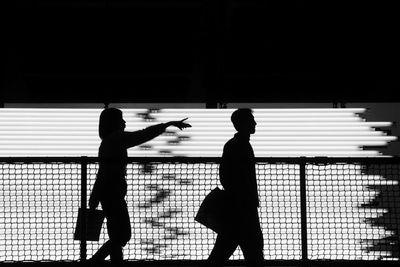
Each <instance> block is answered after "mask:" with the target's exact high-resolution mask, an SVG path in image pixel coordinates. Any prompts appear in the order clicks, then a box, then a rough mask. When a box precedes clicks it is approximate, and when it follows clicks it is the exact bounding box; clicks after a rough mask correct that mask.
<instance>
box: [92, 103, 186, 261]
mask: <svg viewBox="0 0 400 267" xmlns="http://www.w3.org/2000/svg"><path fill="white" fill-rule="evenodd" d="M185 120H186V119H185ZM185 120H181V121H170V122H167V123H160V124H157V125H153V126H150V127H147V128H146V129H143V130H140V131H135V132H126V131H124V130H125V121H124V120H123V118H122V111H121V110H119V109H116V108H107V109H105V110H103V111H102V113H101V114H100V122H99V136H100V138H101V140H102V141H101V144H100V147H99V171H98V173H97V178H96V182H95V184H94V186H93V190H92V194H91V196H90V199H89V207H90V208H91V209H96V207H97V206H98V204H99V202H100V203H101V206H102V208H103V210H104V214H105V217H106V219H107V231H108V236H109V238H110V240H109V241H107V242H106V243H105V244H104V245H103V246H102V247H101V248H100V249H99V250H98V251H97V252H96V254H95V255H94V256H93V257H92V259H91V261H92V262H97V261H101V260H104V259H105V258H106V257H107V256H108V255H110V257H111V261H112V262H115V263H117V264H119V263H121V262H122V260H123V255H122V247H124V246H125V245H126V243H127V242H128V241H129V240H130V238H131V225H130V219H129V214H128V209H127V205H126V202H125V195H126V192H127V183H126V180H125V174H126V164H127V157H128V153H127V149H128V148H130V147H134V146H137V145H140V144H142V143H144V142H147V141H149V140H151V139H153V138H155V137H157V136H159V135H160V134H162V133H163V132H164V131H165V129H166V128H167V127H169V126H175V127H177V128H179V129H181V130H182V129H184V128H186V127H191V126H190V125H189V124H187V123H185V122H184V121H185Z"/></svg>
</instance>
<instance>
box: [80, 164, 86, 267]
mask: <svg viewBox="0 0 400 267" xmlns="http://www.w3.org/2000/svg"><path fill="white" fill-rule="evenodd" d="M86 202H87V157H81V209H80V211H81V214H80V215H81V219H82V225H81V227H82V228H81V231H82V232H81V233H82V236H81V246H80V259H81V261H85V260H86V256H87V254H86Z"/></svg>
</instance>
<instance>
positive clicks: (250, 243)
mask: <svg viewBox="0 0 400 267" xmlns="http://www.w3.org/2000/svg"><path fill="white" fill-rule="evenodd" d="M245 218H246V220H247V221H246V222H245V223H244V225H243V231H241V233H240V236H239V246H240V249H241V250H242V252H243V256H244V258H245V260H246V265H247V266H249V267H250V266H251V267H255V266H257V267H259V266H264V238H263V234H262V231H261V227H260V220H259V217H258V211H257V209H255V210H252V211H251V214H248V215H247V216H246V217H245Z"/></svg>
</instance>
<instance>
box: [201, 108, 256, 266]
mask: <svg viewBox="0 0 400 267" xmlns="http://www.w3.org/2000/svg"><path fill="white" fill-rule="evenodd" d="M231 121H232V123H233V126H234V127H235V129H236V130H237V133H236V134H235V136H234V137H233V138H232V139H230V140H229V141H228V142H227V143H226V144H225V146H224V151H223V154H222V159H221V163H220V166H219V176H220V181H221V184H222V186H223V187H224V190H225V192H226V196H227V216H226V219H227V224H226V227H224V229H223V230H221V232H219V233H218V236H217V240H216V242H215V245H214V248H213V250H212V252H211V254H210V256H209V258H208V264H209V265H210V266H222V265H223V264H224V262H225V261H227V260H228V259H229V257H230V256H231V255H232V254H233V252H234V251H235V250H236V248H237V247H238V246H240V248H241V250H242V252H243V255H244V258H245V260H246V264H247V265H248V266H252V267H254V266H263V264H264V255H263V248H264V241H263V236H262V232H261V228H260V220H259V217H258V209H257V208H258V206H259V198H258V192H257V180H256V170H255V158H254V152H253V148H252V147H251V145H250V142H249V140H250V135H251V134H254V133H255V126H256V125H257V123H256V122H255V120H254V116H253V112H252V110H251V109H238V110H236V111H234V112H233V113H232V116H231Z"/></svg>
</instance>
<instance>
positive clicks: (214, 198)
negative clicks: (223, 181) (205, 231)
mask: <svg viewBox="0 0 400 267" xmlns="http://www.w3.org/2000/svg"><path fill="white" fill-rule="evenodd" d="M195 220H196V221H197V222H199V223H201V224H202V225H204V226H205V227H207V228H209V229H211V230H213V231H214V232H216V233H219V232H220V231H221V229H223V228H224V226H225V225H226V196H225V191H224V190H222V189H220V188H218V187H216V188H214V189H213V190H211V192H210V193H208V195H207V196H206V197H205V198H204V200H203V202H202V203H201V205H200V208H199V210H198V211H197V214H196V217H195Z"/></svg>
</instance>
